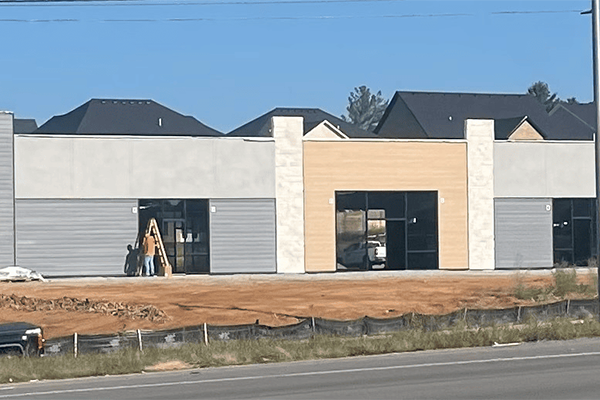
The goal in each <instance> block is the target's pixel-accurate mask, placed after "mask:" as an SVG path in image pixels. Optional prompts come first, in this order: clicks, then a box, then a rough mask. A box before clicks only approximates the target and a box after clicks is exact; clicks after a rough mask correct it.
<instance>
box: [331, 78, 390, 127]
mask: <svg viewBox="0 0 600 400" xmlns="http://www.w3.org/2000/svg"><path fill="white" fill-rule="evenodd" d="M387 105H388V101H387V100H385V99H384V98H383V97H382V96H381V91H379V92H377V94H371V90H370V89H369V88H368V87H366V86H359V87H357V88H354V91H353V92H350V96H349V97H348V107H346V111H348V116H345V115H342V119H343V120H344V121H346V122H350V123H351V124H353V125H356V126H358V127H359V128H362V129H364V130H367V131H373V130H374V129H375V127H376V126H377V124H378V123H379V120H380V119H381V117H382V116H383V113H384V112H385V109H386V108H387Z"/></svg>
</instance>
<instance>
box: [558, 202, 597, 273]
mask: <svg viewBox="0 0 600 400" xmlns="http://www.w3.org/2000/svg"><path fill="white" fill-rule="evenodd" d="M594 202H595V199H583V198H577V199H554V200H553V206H552V207H553V211H552V240H553V249H554V263H555V264H558V263H561V262H566V263H568V264H572V265H587V263H588V260H590V259H591V258H592V257H594V256H595V254H594V253H595V250H594V246H593V243H594V237H595V236H594V230H595V229H594V219H595V214H594Z"/></svg>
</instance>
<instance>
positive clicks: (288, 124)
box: [271, 117, 305, 273]
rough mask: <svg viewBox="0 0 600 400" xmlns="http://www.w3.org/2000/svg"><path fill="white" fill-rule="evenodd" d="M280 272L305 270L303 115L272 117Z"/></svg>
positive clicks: (302, 271)
mask: <svg viewBox="0 0 600 400" xmlns="http://www.w3.org/2000/svg"><path fill="white" fill-rule="evenodd" d="M271 124H272V127H271V129H272V132H273V138H274V139H275V196H276V200H275V206H276V209H277V272H278V273H304V272H305V271H304V176H303V168H302V163H303V154H302V138H303V133H304V122H303V118H302V117H273V118H272V120H271Z"/></svg>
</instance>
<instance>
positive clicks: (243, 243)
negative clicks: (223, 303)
mask: <svg viewBox="0 0 600 400" xmlns="http://www.w3.org/2000/svg"><path fill="white" fill-rule="evenodd" d="M209 208H210V271H211V273H256V272H275V271H276V247H275V199H221V200H219V199H217V200H210V207H209Z"/></svg>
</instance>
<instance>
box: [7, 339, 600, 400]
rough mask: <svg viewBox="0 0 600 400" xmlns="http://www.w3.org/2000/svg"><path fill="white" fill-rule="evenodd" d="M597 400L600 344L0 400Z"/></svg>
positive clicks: (54, 386) (140, 378)
mask: <svg viewBox="0 0 600 400" xmlns="http://www.w3.org/2000/svg"><path fill="white" fill-rule="evenodd" d="M3 398H27V399H212V398H219V399H250V398H251V399H268V398H277V399H418V398H425V399H598V398H600V339H581V340H572V341H556V342H541V343H528V344H521V345H517V346H502V347H487V348H474V349H460V350H438V351H424V352H416V353H403V354H388V355H383V356H369V357H354V358H344V359H337V360H321V361H310V362H296V363H281V364H262V365H251V366H244V367H229V368H207V369H197V370H188V371H179V372H163V373H147V374H141V375H127V376H116V377H96V378H85V379H70V380H63V381H44V382H31V383H25V384H16V385H0V399H3Z"/></svg>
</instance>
